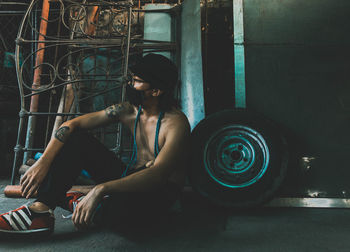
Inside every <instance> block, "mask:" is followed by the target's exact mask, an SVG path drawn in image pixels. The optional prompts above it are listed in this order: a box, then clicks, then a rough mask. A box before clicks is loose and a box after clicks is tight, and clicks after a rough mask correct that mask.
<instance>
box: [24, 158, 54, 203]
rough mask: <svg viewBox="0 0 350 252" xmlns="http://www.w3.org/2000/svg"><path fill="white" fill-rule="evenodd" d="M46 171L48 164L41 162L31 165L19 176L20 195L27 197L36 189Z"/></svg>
mask: <svg viewBox="0 0 350 252" xmlns="http://www.w3.org/2000/svg"><path fill="white" fill-rule="evenodd" d="M47 172H48V166H46V165H45V164H42V163H41V162H39V161H38V162H36V163H35V164H34V165H32V166H31V167H30V168H29V169H28V170H27V172H26V173H25V174H24V175H23V177H22V178H21V181H20V184H21V186H22V187H21V190H22V197H26V198H27V199H29V198H30V197H31V196H32V195H33V194H34V193H35V192H36V190H38V188H39V186H40V184H41V183H42V182H43V180H44V178H45V176H46V174H47Z"/></svg>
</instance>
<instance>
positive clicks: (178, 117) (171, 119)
mask: <svg viewBox="0 0 350 252" xmlns="http://www.w3.org/2000/svg"><path fill="white" fill-rule="evenodd" d="M165 119H166V128H167V130H172V129H177V130H182V131H186V133H188V134H189V133H190V131H191V127H190V123H189V122H188V119H187V116H186V115H185V114H184V113H183V112H182V111H181V110H178V109H173V110H171V111H169V112H167V113H166V114H165Z"/></svg>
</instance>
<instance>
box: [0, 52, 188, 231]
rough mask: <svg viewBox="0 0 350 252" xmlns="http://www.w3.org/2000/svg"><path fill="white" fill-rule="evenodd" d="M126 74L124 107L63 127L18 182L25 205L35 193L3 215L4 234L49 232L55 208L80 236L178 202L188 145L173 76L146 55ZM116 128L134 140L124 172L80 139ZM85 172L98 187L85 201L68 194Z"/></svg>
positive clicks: (171, 69) (157, 58) (92, 142)
mask: <svg viewBox="0 0 350 252" xmlns="http://www.w3.org/2000/svg"><path fill="white" fill-rule="evenodd" d="M131 71H132V73H133V75H132V77H131V80H130V82H129V84H128V85H127V90H126V91H127V97H128V100H129V102H124V103H120V104H116V105H113V106H110V107H108V108H106V109H105V110H103V111H98V112H93V113H89V114H86V115H83V116H80V117H77V118H75V119H72V120H69V121H67V122H65V123H63V124H62V125H61V126H60V128H59V129H58V130H57V132H56V134H55V137H54V138H52V139H51V141H50V142H49V144H48V146H47V148H46V150H45V151H44V153H43V155H42V157H41V158H40V159H39V160H38V161H37V162H36V163H35V164H34V165H33V166H32V167H31V168H30V169H29V170H28V171H27V172H26V173H25V175H24V176H23V178H22V179H21V182H20V183H21V186H22V194H23V197H26V198H29V197H31V196H32V195H33V194H34V193H35V192H37V193H38V198H37V200H36V201H35V202H34V203H31V204H29V205H25V206H22V207H20V208H18V209H16V210H13V211H10V212H8V213H5V214H2V215H0V231H1V232H10V233H12V232H13V233H33V232H52V231H53V227H54V217H53V210H54V209H55V207H56V206H61V207H63V208H65V209H67V210H70V211H71V212H72V213H73V215H72V221H73V223H74V225H75V226H76V227H77V228H78V229H82V228H87V227H89V226H90V225H91V224H92V223H99V222H101V223H103V222H110V221H111V220H112V219H114V218H123V217H121V216H126V215H128V214H131V213H133V212H135V213H141V212H146V211H147V210H149V211H153V210H154V209H164V208H166V207H169V206H170V205H171V204H172V203H173V202H174V201H175V200H176V198H177V197H178V195H179V193H180V192H181V189H182V187H183V185H184V181H185V173H186V163H187V158H188V152H189V138H190V126H189V123H188V120H187V118H186V116H185V115H184V114H183V113H182V112H180V111H179V110H178V109H177V108H176V107H174V102H173V101H174V99H173V97H174V96H173V91H174V88H175V86H176V83H177V79H178V73H177V68H176V67H175V65H174V64H173V63H172V62H171V61H170V60H168V59H167V58H165V57H163V56H161V55H157V54H148V55H147V56H145V57H143V58H142V60H141V61H140V62H139V63H138V64H136V65H135V66H134V67H131ZM115 122H122V123H123V125H125V127H127V128H129V129H130V131H131V132H133V135H134V139H136V141H134V153H133V156H132V160H131V161H130V163H129V164H128V165H124V164H123V163H122V162H121V161H120V160H119V159H118V158H117V157H116V155H115V154H114V153H112V152H111V151H109V150H107V148H106V147H105V146H103V145H102V144H101V143H99V142H98V141H97V140H96V139H94V138H93V137H92V136H91V135H89V134H88V133H86V132H85V131H86V130H89V129H94V128H96V127H100V126H105V125H107V124H109V123H115ZM135 134H136V136H135ZM82 169H85V170H87V171H88V172H89V174H90V175H91V176H92V178H93V179H94V180H95V181H96V184H97V185H96V186H94V187H93V188H92V189H91V190H90V191H89V192H88V193H87V195H84V194H82V193H80V192H68V193H67V191H68V190H69V189H70V188H71V186H72V185H73V184H74V182H75V180H76V178H77V177H78V176H79V174H80V173H81V170H82ZM162 207H164V208H162Z"/></svg>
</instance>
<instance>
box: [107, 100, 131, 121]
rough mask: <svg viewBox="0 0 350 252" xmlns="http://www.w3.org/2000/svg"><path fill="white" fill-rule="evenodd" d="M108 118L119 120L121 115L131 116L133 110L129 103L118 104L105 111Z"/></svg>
mask: <svg viewBox="0 0 350 252" xmlns="http://www.w3.org/2000/svg"><path fill="white" fill-rule="evenodd" d="M105 111H106V115H107V117H108V118H112V119H117V120H118V119H119V118H120V116H122V115H127V114H132V113H133V112H134V108H133V106H132V105H131V104H130V103H127V102H123V103H120V104H115V105H112V106H110V107H108V108H106V109H105Z"/></svg>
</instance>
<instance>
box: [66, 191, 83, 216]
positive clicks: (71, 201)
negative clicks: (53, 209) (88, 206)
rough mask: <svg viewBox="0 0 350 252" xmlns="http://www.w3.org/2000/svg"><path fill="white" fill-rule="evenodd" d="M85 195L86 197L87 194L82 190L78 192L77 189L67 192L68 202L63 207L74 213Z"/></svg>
mask: <svg viewBox="0 0 350 252" xmlns="http://www.w3.org/2000/svg"><path fill="white" fill-rule="evenodd" d="M84 197H85V194H84V193H81V192H76V191H70V192H67V194H66V202H67V204H66V205H65V206H63V208H64V209H66V210H68V211H70V212H71V213H73V212H74V210H75V208H76V207H77V205H78V204H79V202H80V201H82V199H83V198H84Z"/></svg>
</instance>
